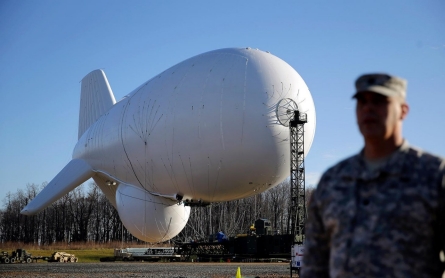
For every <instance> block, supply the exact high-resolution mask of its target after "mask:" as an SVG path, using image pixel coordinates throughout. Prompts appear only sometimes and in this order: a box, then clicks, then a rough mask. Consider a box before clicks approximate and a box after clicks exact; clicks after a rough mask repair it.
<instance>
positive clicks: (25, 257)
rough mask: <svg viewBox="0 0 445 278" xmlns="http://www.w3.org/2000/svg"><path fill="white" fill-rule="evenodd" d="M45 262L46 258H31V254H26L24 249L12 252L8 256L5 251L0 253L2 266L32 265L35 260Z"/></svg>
mask: <svg viewBox="0 0 445 278" xmlns="http://www.w3.org/2000/svg"><path fill="white" fill-rule="evenodd" d="M40 259H42V260H45V259H47V258H45V257H42V256H37V257H36V256H32V254H31V253H28V252H26V250H25V249H21V248H18V249H16V250H15V251H12V254H11V255H9V253H8V252H7V251H2V252H1V253H0V263H4V264H10V263H11V264H14V263H33V262H37V260H40Z"/></svg>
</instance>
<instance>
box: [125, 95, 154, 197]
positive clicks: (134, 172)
mask: <svg viewBox="0 0 445 278" xmlns="http://www.w3.org/2000/svg"><path fill="white" fill-rule="evenodd" d="M133 96H134V95H133ZM133 96H131V97H130V98H129V99H128V101H127V103H126V105H125V108H124V111H123V115H122V120H121V128H120V130H121V144H122V149H123V151H124V153H125V156H126V157H127V161H128V162H129V163H130V168H131V170H132V172H133V174H134V176H135V178H136V179H137V181H138V182H139V184H140V185H141V186H142V187H143V188H144V189H145V190H147V189H146V188H145V186H144V185H143V184H142V183H141V181H140V180H139V177H138V176H137V174H136V171H135V170H134V167H133V164H132V163H131V160H130V157H129V156H128V153H127V150H126V148H125V144H124V130H123V127H124V119H125V114H126V111H127V109H128V107H129V106H130V101H131V99H132V98H133Z"/></svg>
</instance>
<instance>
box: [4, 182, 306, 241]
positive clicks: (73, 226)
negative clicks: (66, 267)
mask: <svg viewBox="0 0 445 278" xmlns="http://www.w3.org/2000/svg"><path fill="white" fill-rule="evenodd" d="M45 185H46V183H43V184H41V185H36V184H28V185H27V186H26V189H25V190H22V189H18V190H17V192H16V193H8V194H7V195H6V197H5V198H4V200H3V208H2V209H0V242H2V243H5V242H23V243H29V244H37V245H50V244H54V243H71V242H95V243H107V242H113V241H122V242H126V243H128V242H138V241H139V240H138V239H136V238H135V237H133V236H132V235H131V234H130V233H129V232H128V231H127V229H126V228H125V227H124V226H123V225H122V222H121V221H120V218H119V214H118V212H117V210H116V209H115V208H114V207H113V206H112V205H111V204H110V203H109V201H108V200H107V198H106V197H105V195H104V194H103V193H102V191H101V190H100V189H99V188H98V187H97V186H96V185H95V184H94V183H91V184H89V185H82V186H79V187H77V188H76V189H75V190H73V191H71V192H70V193H68V194H67V195H65V196H64V197H63V198H61V199H60V200H58V201H56V202H55V203H53V204H52V205H50V206H49V207H47V208H46V209H44V210H43V211H42V212H40V213H38V214H37V215H33V216H26V215H22V214H20V211H21V210H22V209H23V208H24V207H25V206H26V205H27V203H28V202H29V201H30V200H32V199H33V198H34V197H35V196H36V195H37V193H39V192H40V191H41V190H42V189H43V188H44V187H45ZM311 192H312V190H310V189H309V190H306V199H308V198H309V195H310V194H311ZM289 204H290V184H289V181H284V182H282V183H281V184H279V185H278V186H276V187H274V188H273V189H271V190H268V191H266V192H263V193H261V194H258V195H256V196H252V197H249V198H245V199H240V200H235V201H230V202H221V203H213V204H211V205H209V206H206V207H192V208H191V212H190V218H189V221H188V223H187V225H186V227H185V228H184V229H183V230H182V232H181V233H180V234H179V235H178V236H176V237H175V238H174V239H173V240H174V241H179V242H181V241H182V242H189V241H191V240H205V239H207V238H208V236H209V235H211V234H215V233H217V232H218V231H221V230H222V231H224V233H225V234H226V235H228V236H235V235H237V234H242V233H246V232H247V231H248V230H249V227H250V226H251V225H252V224H253V223H254V222H255V220H257V219H259V218H266V219H268V220H270V221H271V225H272V227H273V230H274V231H275V232H276V233H281V234H288V233H289V221H290V218H289V217H290V206H289Z"/></svg>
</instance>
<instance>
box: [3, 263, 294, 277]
mask: <svg viewBox="0 0 445 278" xmlns="http://www.w3.org/2000/svg"><path fill="white" fill-rule="evenodd" d="M238 267H240V271H241V275H242V278H257V277H258V278H288V277H291V276H290V275H291V274H290V269H289V264H288V263H149V262H142V263H141V262H130V263H123V262H106V263H105V262H104V263H32V264H0V276H1V277H106V278H111V277H155V278H234V277H235V276H236V272H237V269H238ZM292 277H298V275H297V274H296V272H294V273H293V274H292Z"/></svg>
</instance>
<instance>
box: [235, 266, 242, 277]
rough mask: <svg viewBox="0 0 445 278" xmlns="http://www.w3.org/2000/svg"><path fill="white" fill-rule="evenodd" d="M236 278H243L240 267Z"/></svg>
mask: <svg viewBox="0 0 445 278" xmlns="http://www.w3.org/2000/svg"><path fill="white" fill-rule="evenodd" d="M235 278H242V277H241V269H240V268H239V266H238V270H237V271H236V276H235Z"/></svg>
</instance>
